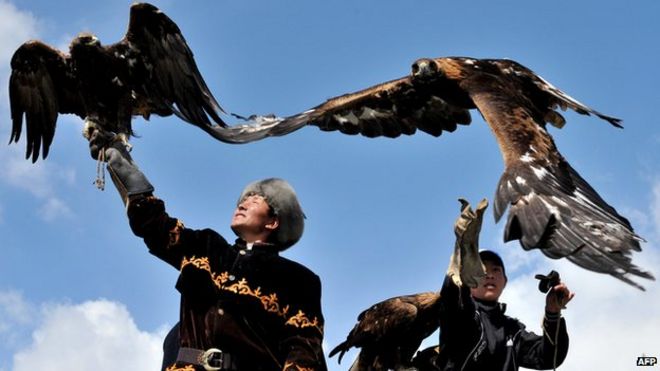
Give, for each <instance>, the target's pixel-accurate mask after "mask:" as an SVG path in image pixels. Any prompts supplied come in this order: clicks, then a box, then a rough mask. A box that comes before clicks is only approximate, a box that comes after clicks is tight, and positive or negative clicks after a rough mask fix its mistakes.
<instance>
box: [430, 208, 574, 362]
mask: <svg viewBox="0 0 660 371" xmlns="http://www.w3.org/2000/svg"><path fill="white" fill-rule="evenodd" d="M486 205H487V203H486V202H485V200H484V201H482V204H480V205H479V208H478V209H477V212H476V213H472V212H471V210H470V209H469V205H467V207H466V204H464V209H463V213H462V215H461V217H460V218H459V220H458V221H457V224H456V227H455V229H456V235H457V246H456V251H455V254H454V256H453V257H452V263H451V264H450V269H449V270H448V275H447V277H446V279H445V282H444V284H443V288H442V291H441V297H442V301H443V305H442V309H441V315H440V346H439V353H438V354H437V358H436V360H435V362H434V363H435V365H436V367H437V369H440V370H443V371H449V370H456V371H458V370H461V371H491V370H492V371H515V370H518V367H525V368H531V369H539V370H544V369H552V368H556V367H557V366H559V365H560V364H561V363H562V362H563V361H564V358H565V357H566V354H567V352H568V334H567V332H566V323H565V321H564V319H563V318H561V310H562V308H564V307H565V305H566V304H567V303H568V302H569V301H570V300H571V299H572V298H573V296H574V294H573V293H572V292H571V291H570V290H569V289H568V288H567V287H566V285H565V284H564V283H562V282H559V284H557V285H555V286H554V287H553V288H552V289H551V290H550V292H549V293H548V294H547V296H546V305H545V315H544V317H543V336H539V335H536V334H534V333H532V332H529V331H527V330H525V325H523V324H522V323H520V322H519V321H518V320H516V319H514V318H511V317H509V316H507V315H505V314H504V312H505V309H506V305H505V304H503V303H500V302H499V301H498V300H499V298H500V295H501V294H502V291H503V290H504V288H505V287H506V283H507V276H506V270H505V268H504V263H503V262H502V258H500V256H499V255H498V254H496V253H495V252H493V251H489V250H483V251H479V252H478V253H477V251H478V234H479V230H480V228H481V218H482V215H483V210H484V209H485V208H486ZM468 211H470V212H468ZM455 261H461V263H462V264H463V267H462V268H460V269H459V270H457V269H456V267H455V266H454V262H455ZM473 263H476V264H473ZM481 263H483V268H485V276H483V277H482V278H481V279H474V278H475V277H477V278H478V277H479V276H482V275H483V270H482V269H483V268H481ZM470 265H472V266H470ZM475 266H477V267H478V269H475ZM470 269H471V270H472V272H471V273H467V274H466V272H465V271H466V270H470ZM457 276H460V277H457ZM436 353H437V352H436Z"/></svg>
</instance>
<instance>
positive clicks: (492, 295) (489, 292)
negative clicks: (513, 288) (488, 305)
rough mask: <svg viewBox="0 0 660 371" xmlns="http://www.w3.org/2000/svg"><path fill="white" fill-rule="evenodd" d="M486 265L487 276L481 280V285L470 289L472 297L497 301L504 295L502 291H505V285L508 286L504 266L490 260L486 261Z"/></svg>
mask: <svg viewBox="0 0 660 371" xmlns="http://www.w3.org/2000/svg"><path fill="white" fill-rule="evenodd" d="M484 266H486V277H484V278H483V279H482V280H481V282H480V283H479V286H477V287H476V288H474V289H470V292H471V293H472V297H474V298H476V299H480V300H485V301H497V300H498V299H499V298H500V295H502V291H504V286H506V278H504V272H503V271H502V267H500V266H499V265H495V264H493V262H490V261H485V262H484Z"/></svg>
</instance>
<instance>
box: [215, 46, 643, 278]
mask: <svg viewBox="0 0 660 371" xmlns="http://www.w3.org/2000/svg"><path fill="white" fill-rule="evenodd" d="M473 109H476V110H478V111H479V113H480V114H481V115H482V116H483V118H484V120H485V121H486V122H487V123H488V125H489V126H490V128H491V130H492V132H493V134H494V135H495V138H496V139H497V142H498V144H499V147H500V150H501V153H502V157H503V159H504V164H505V170H504V174H502V176H501V178H500V181H499V184H498V185H497V190H496V195H495V202H494V213H495V219H496V221H499V220H500V218H501V217H502V215H503V214H504V213H505V212H506V210H507V209H509V212H508V218H507V222H506V227H505V231H504V240H505V241H511V240H515V239H518V240H520V243H521V245H522V247H523V248H524V249H526V250H529V249H534V248H538V249H540V250H541V251H542V252H543V253H544V254H545V255H547V256H549V257H551V258H554V259H559V258H566V259H569V260H570V261H572V262H574V263H576V264H578V265H579V266H581V267H583V268H586V269H588V270H591V271H595V272H600V273H605V274H609V275H612V276H614V277H616V278H618V279H620V280H622V281H624V282H626V283H628V284H630V285H633V286H635V287H637V288H640V289H643V287H642V286H641V285H639V284H638V283H636V282H634V281H633V280H632V279H631V276H638V277H642V278H646V279H654V278H653V275H652V274H651V273H649V272H646V271H644V270H642V269H640V268H639V267H637V266H635V265H634V264H633V262H632V253H633V252H634V251H640V250H641V248H640V241H643V240H642V239H641V238H640V237H639V236H638V235H637V234H635V232H634V231H633V228H632V226H631V225H630V223H629V221H628V220H627V219H626V218H625V217H623V216H621V215H620V214H619V213H618V212H617V211H616V210H615V209H614V208H613V207H612V206H610V205H609V204H608V203H607V202H606V201H605V200H603V198H602V197H601V196H600V195H599V194H598V193H597V192H596V191H595V190H594V189H593V188H592V187H591V186H590V185H589V184H588V183H587V182H586V181H585V180H584V179H583V178H582V177H581V176H580V175H579V174H578V173H577V171H575V169H573V168H572V167H571V165H570V164H569V163H568V162H567V161H566V159H565V158H564V157H563V156H562V155H561V154H560V153H559V151H558V150H557V147H556V146H555V143H554V141H553V139H552V137H551V136H550V134H549V133H548V131H547V129H546V124H547V123H549V124H551V125H553V126H556V127H559V128H561V127H562V126H563V125H564V124H565V122H566V121H565V119H564V117H563V116H562V115H561V114H560V113H559V112H558V109H561V110H566V109H571V110H574V111H575V112H577V113H580V114H584V115H595V116H597V117H599V118H601V119H603V120H605V121H607V122H608V123H610V124H611V125H612V126H615V127H617V128H620V127H622V126H621V120H620V119H617V118H614V117H610V116H607V115H604V114H602V113H600V112H598V111H595V110H593V109H591V108H589V107H587V106H586V105H584V104H582V103H580V102H578V101H577V100H575V99H573V98H572V97H570V96H569V95H567V94H565V93H564V92H562V91H561V90H559V89H557V88H556V87H554V86H553V85H551V84H550V83H548V82H547V81H545V80H544V79H543V78H541V77H540V76H538V75H537V74H535V73H534V72H533V71H531V70H530V69H528V68H526V67H525V66H523V65H521V64H519V63H517V62H515V61H512V60H506V59H475V58H464V57H447V58H437V59H429V58H423V59H419V60H417V61H416V62H415V63H414V64H413V65H412V73H411V74H410V75H409V76H406V77H403V78H400V79H397V80H392V81H389V82H385V83H382V84H379V85H376V86H373V87H370V88H367V89H365V90H361V91H358V92H355V93H350V94H345V95H342V96H339V97H335V98H331V99H329V100H327V101H326V102H325V103H323V104H321V105H319V106H317V107H314V108H312V109H310V110H307V111H305V112H302V113H299V114H296V115H293V116H290V117H286V118H277V117H266V116H255V117H252V118H251V119H252V121H253V122H252V123H248V124H244V125H237V126H233V127H227V128H218V130H217V131H218V135H217V136H216V138H219V139H220V140H223V141H225V142H230V143H246V142H250V141H254V140H258V139H262V138H265V137H270V136H281V135H285V134H288V133H291V132H293V131H295V130H298V129H300V128H301V127H303V126H307V125H313V126H317V127H319V128H320V129H321V130H323V131H340V132H342V133H345V134H362V135H364V136H367V137H380V136H385V137H390V138H395V137H398V136H400V135H402V134H406V135H410V134H414V133H415V132H416V131H417V130H421V131H424V132H426V133H428V134H431V135H433V136H440V135H441V134H442V133H443V132H453V131H454V130H456V129H457V127H458V125H469V124H470V122H471V116H470V110H473Z"/></svg>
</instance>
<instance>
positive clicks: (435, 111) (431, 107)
mask: <svg viewBox="0 0 660 371" xmlns="http://www.w3.org/2000/svg"><path fill="white" fill-rule="evenodd" d="M251 119H252V120H253V123H252V124H245V125H235V126H232V127H228V128H218V129H217V130H216V133H217V136H216V138H218V139H219V140H222V141H225V142H229V143H247V142H251V141H255V140H259V139H262V138H265V137H271V136H282V135H286V134H288V133H291V132H293V131H296V130H298V129H300V128H301V127H303V126H306V125H314V126H318V127H319V128H320V129H321V130H323V131H340V132H342V133H344V134H351V135H355V134H362V135H364V136H366V137H379V136H385V137H390V138H396V137H398V136H400V135H402V134H405V135H411V134H414V133H415V132H416V130H417V129H419V130H422V131H424V132H426V133H429V134H431V135H433V136H436V137H437V136H440V135H441V134H442V132H443V131H448V132H453V131H454V130H456V127H457V125H468V124H469V123H470V121H471V117H470V113H469V112H468V110H466V109H464V108H461V107H458V106H454V105H451V104H449V103H447V102H446V101H445V100H443V99H442V98H441V97H440V96H439V95H435V94H432V92H431V91H430V90H427V89H424V88H423V87H419V86H416V85H415V84H413V83H412V79H411V78H410V77H404V78H400V79H398V80H392V81H389V82H386V83H382V84H379V85H375V86H372V87H370V88H367V89H364V90H361V91H358V92H355V93H350V94H345V95H342V96H339V97H335V98H331V99H329V100H327V101H326V102H325V103H323V104H321V105H319V106H317V107H314V108H312V109H310V110H308V111H305V112H303V113H300V114H297V115H293V116H290V117H287V118H284V119H281V118H280V119H276V118H270V119H268V118H264V117H255V116H253V117H251Z"/></svg>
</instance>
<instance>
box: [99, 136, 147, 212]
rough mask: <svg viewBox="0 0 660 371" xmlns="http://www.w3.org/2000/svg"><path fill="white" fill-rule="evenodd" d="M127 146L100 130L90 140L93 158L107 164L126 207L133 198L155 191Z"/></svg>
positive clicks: (115, 137)
mask: <svg viewBox="0 0 660 371" xmlns="http://www.w3.org/2000/svg"><path fill="white" fill-rule="evenodd" d="M127 146H128V145H127V144H126V143H125V142H124V141H122V140H120V139H118V138H117V135H115V134H112V133H107V132H102V131H100V130H95V131H94V132H93V133H92V134H91V136H90V138H89V148H90V153H91V155H92V157H93V158H98V159H99V161H105V162H107V164H108V165H107V169H108V172H109V173H110V177H111V178H112V182H113V183H114V184H115V187H116V188H117V191H119V195H120V196H121V199H122V201H123V202H124V205H126V204H127V203H128V200H129V198H131V197H134V196H139V195H147V194H150V193H152V192H153V191H154V187H153V186H152V185H151V183H150V182H149V180H148V179H147V177H146V176H145V175H144V174H143V173H142V172H141V171H140V169H139V168H138V166H137V164H136V163H135V162H134V161H133V159H132V158H131V155H130V154H129V153H128V148H127Z"/></svg>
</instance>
